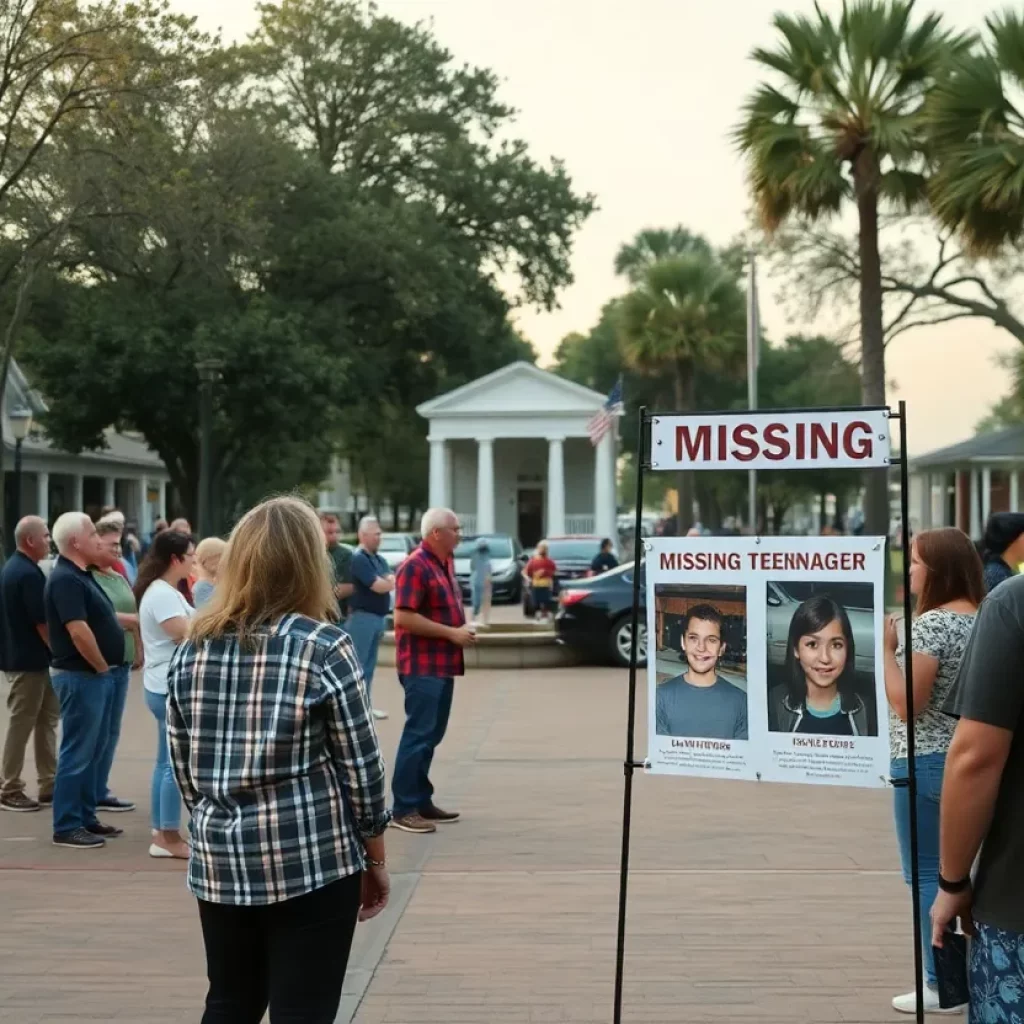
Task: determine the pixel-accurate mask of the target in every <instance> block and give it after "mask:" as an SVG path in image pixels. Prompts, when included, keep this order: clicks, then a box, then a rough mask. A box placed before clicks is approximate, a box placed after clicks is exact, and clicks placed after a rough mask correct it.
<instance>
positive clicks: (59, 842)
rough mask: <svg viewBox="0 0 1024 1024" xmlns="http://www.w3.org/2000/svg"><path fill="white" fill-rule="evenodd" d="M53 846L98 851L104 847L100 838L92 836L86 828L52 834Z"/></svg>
mask: <svg viewBox="0 0 1024 1024" xmlns="http://www.w3.org/2000/svg"><path fill="white" fill-rule="evenodd" d="M53 845H54V846H66V847H68V849H70V850H98V849H99V848H100V847H101V846H106V845H107V841H106V840H105V839H104V838H103V837H102V836H94V835H93V834H92V833H91V832H90V831H89V830H88V829H87V828H76V829H74V830H73V831H71V832H54V833H53Z"/></svg>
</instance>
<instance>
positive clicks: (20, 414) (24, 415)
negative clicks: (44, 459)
mask: <svg viewBox="0 0 1024 1024" xmlns="http://www.w3.org/2000/svg"><path fill="white" fill-rule="evenodd" d="M7 422H8V423H9V424H10V427H11V435H12V436H13V438H14V493H13V494H12V495H11V506H10V507H11V509H12V510H13V512H12V515H11V521H10V522H9V523H8V524H7V550H8V551H10V552H13V551H14V527H15V526H16V525H17V522H18V520H19V519H20V518H21V443H22V441H24V440H25V438H26V437H28V432H29V431H30V430H31V429H32V411H31V410H30V409H25V408H23V407H22V408H18V409H12V410H11V411H10V412H9V413H8V414H7Z"/></svg>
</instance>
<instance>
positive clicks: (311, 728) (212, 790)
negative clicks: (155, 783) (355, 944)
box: [167, 498, 389, 1024]
mask: <svg viewBox="0 0 1024 1024" xmlns="http://www.w3.org/2000/svg"><path fill="white" fill-rule="evenodd" d="M336 615H337V605H336V603H335V600H334V596H333V594H332V590H331V577H330V570H329V566H328V564H327V560H326V556H325V554H324V545H323V535H322V533H321V530H320V524H319V521H318V520H317V517H316V513H315V512H314V511H313V509H312V508H311V507H310V506H309V505H308V504H306V503H305V502H304V501H300V500H298V499H296V498H274V499H272V500H271V501H267V502H264V503H263V504H262V505H259V506H257V507H256V508H254V509H252V510H251V511H250V512H248V513H247V514H246V515H245V517H244V518H243V519H242V520H241V521H240V522H239V523H238V525H237V526H236V527H235V529H234V532H233V533H232V535H231V540H230V542H229V544H228V548H227V551H226V552H225V555H224V559H223V561H222V563H221V569H220V580H219V582H218V586H217V590H216V593H215V595H214V596H213V598H212V599H211V601H210V603H209V604H208V605H206V606H205V607H204V609H203V610H202V611H201V612H200V613H199V614H198V615H197V616H196V618H195V619H194V620H193V623H192V627H191V631H190V636H189V639H188V640H186V641H185V642H184V643H183V644H182V645H181V646H180V647H179V649H178V651H177V652H176V653H175V655H174V659H173V660H172V662H171V666H170V672H169V677H168V683H169V692H168V704H167V728H168V741H169V744H170V751H171V758H172V762H173V766H174V772H175V776H176V777H177V780H178V785H179V787H180V788H181V793H182V796H183V797H184V800H185V803H186V805H187V806H188V808H189V810H190V811H191V814H192V855H191V858H190V860H189V871H188V885H189V888H190V889H191V890H192V892H193V893H194V894H195V895H196V897H197V898H198V900H199V917H200V920H201V923H202V928H203V938H204V942H205V945H206V962H207V972H208V975H209V981H210V987H209V992H208V994H207V997H206V1013H205V1015H204V1017H203V1024H228V1022H230V1024H246V1022H252V1024H256V1022H258V1021H260V1020H262V1019H263V1015H264V1013H265V1012H266V1010H267V1008H268V1006H269V1009H270V1019H271V1021H272V1022H273V1021H278V1020H288V1021H296V1022H297V1021H302V1022H303V1024H333V1021H334V1019H335V1016H336V1014H337V1010H338V1005H339V1003H340V1000H341V988H342V982H343V980H344V976H345V968H346V965H347V962H348V955H349V949H350V946H351V942H352V935H353V932H354V930H355V925H356V920H357V918H359V919H362V920H366V919H367V918H370V917H373V916H375V915H376V914H378V913H379V912H380V911H381V910H382V909H383V908H384V906H385V904H386V903H387V898H388V892H389V881H388V874H387V869H386V868H385V866H384V861H385V857H384V840H383V838H382V834H383V832H384V830H385V828H386V827H387V824H388V820H389V814H388V811H387V808H386V805H385V788H384V762H383V760H382V758H381V754H380V748H379V747H378V744H377V736H376V734H375V732H374V728H373V719H372V717H371V714H370V706H369V703H368V701H367V697H366V690H365V688H364V686H363V679H362V675H361V673H360V670H359V665H358V662H357V661H356V657H355V653H354V650H353V647H352V642H351V641H350V640H349V638H348V636H347V634H345V633H344V632H343V631H342V630H341V629H339V628H338V627H337V626H335V625H332V624H330V623H328V622H326V621H325V620H326V619H328V618H333V617H335V616H336Z"/></svg>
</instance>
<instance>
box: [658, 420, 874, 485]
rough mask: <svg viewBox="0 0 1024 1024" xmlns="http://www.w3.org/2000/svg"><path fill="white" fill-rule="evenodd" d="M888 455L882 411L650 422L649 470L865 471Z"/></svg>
mask: <svg viewBox="0 0 1024 1024" xmlns="http://www.w3.org/2000/svg"><path fill="white" fill-rule="evenodd" d="M891 458H892V452H891V447H890V439H889V414H888V412H887V411H886V410H885V409H858V410H855V411H852V412H830V411H828V410H820V409H816V410H812V411H810V412H773V411H770V410H769V411H766V412H745V413H741V414H737V413H730V414H726V415H720V416H687V415H679V416H677V415H659V416H655V417H654V418H653V419H652V420H651V468H652V469H654V470H659V471H660V470H666V469H817V468H820V467H822V466H830V467H831V468H833V469H842V468H847V469H869V468H871V467H880V466H888V465H889V463H890V461H891Z"/></svg>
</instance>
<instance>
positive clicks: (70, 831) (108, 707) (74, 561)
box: [44, 512, 124, 850]
mask: <svg viewBox="0 0 1024 1024" xmlns="http://www.w3.org/2000/svg"><path fill="white" fill-rule="evenodd" d="M53 539H54V541H55V543H56V545H57V550H58V551H59V552H60V557H59V558H58V559H57V562H56V564H55V565H54V567H53V570H52V571H51V573H50V578H49V579H48V580H47V581H46V591H45V594H44V604H45V606H46V624H47V627H48V628H49V633H50V650H51V652H52V654H53V662H52V668H51V671H50V677H51V679H52V680H53V688H54V690H55V691H56V693H57V697H58V699H59V700H60V719H61V725H62V727H63V736H62V738H61V744H60V757H59V758H58V761H57V779H56V783H55V785H54V790H53V842H54V845H55V846H66V847H70V848H72V849H80V850H82V849H93V848H95V847H99V846H103V845H104V843H105V841H106V839H107V838H110V837H113V836H117V835H120V834H121V829H119V828H115V827H114V826H113V825H104V824H102V823H101V822H100V821H99V820H98V819H97V817H96V803H97V800H98V799H99V797H100V794H99V793H98V791H97V790H98V787H99V782H100V780H99V777H98V776H99V769H100V767H101V765H102V764H103V754H104V750H105V745H106V743H107V742H108V741H109V737H110V716H111V714H112V713H113V705H114V677H113V676H112V675H111V673H110V669H111V666H115V665H120V664H122V663H123V662H124V630H122V628H121V624H120V623H119V622H118V621H117V615H116V613H115V612H114V606H113V605H112V604H111V603H110V599H109V598H108V597H107V595H106V594H104V593H103V591H102V590H101V589H100V586H99V584H98V583H97V582H96V581H95V580H94V579H93V578H92V574H91V573H90V572H89V566H90V565H93V564H95V563H96V562H97V561H98V559H99V557H100V555H101V551H100V545H101V540H100V538H99V535H98V534H97V533H96V526H95V524H94V523H93V522H92V520H91V519H90V518H89V517H88V516H87V515H86V514H85V513H84V512H65V513H64V515H62V516H61V517H60V518H59V519H58V520H57V522H56V523H54V524H53Z"/></svg>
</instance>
